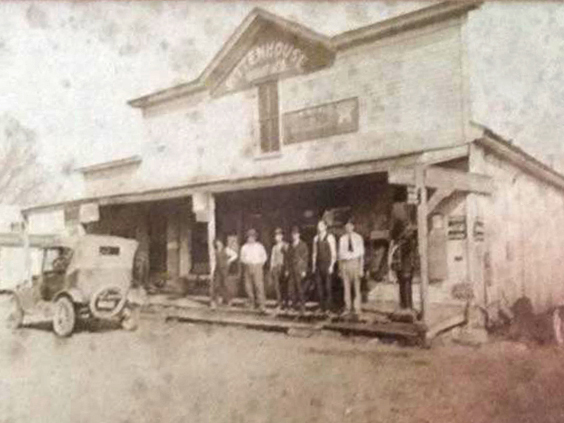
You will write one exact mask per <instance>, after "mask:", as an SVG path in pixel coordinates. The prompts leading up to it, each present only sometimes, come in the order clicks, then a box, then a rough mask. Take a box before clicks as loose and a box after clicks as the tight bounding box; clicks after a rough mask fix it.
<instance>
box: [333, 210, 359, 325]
mask: <svg viewBox="0 0 564 423" xmlns="http://www.w3.org/2000/svg"><path fill="white" fill-rule="evenodd" d="M345 231H346V232H345V234H344V235H343V236H341V238H340V239H339V272H340V274H341V278H342V279H343V285H344V288H345V314H346V315H349V314H351V312H352V306H353V302H352V298H351V285H352V286H354V312H355V313H356V314H360V312H361V309H360V305H361V293H360V278H361V277H363V276H364V240H363V239H362V236H360V235H359V234H357V233H356V232H355V231H354V222H353V221H352V220H351V219H349V221H348V222H347V223H346V225H345Z"/></svg>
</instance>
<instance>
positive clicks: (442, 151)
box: [22, 144, 469, 215]
mask: <svg viewBox="0 0 564 423" xmlns="http://www.w3.org/2000/svg"><path fill="white" fill-rule="evenodd" d="M468 154H469V145H468V144H456V145H452V146H449V147H441V148H437V149H427V150H421V151H417V152H412V153H408V154H403V155H395V156H390V157H383V158H379V159H370V160H364V161H358V162H352V163H342V164H338V165H331V166H325V167H320V168H317V169H305V170H297V171H292V172H285V173H278V174H272V175H268V176H256V177H245V178H240V179H222V180H215V181H209V182H199V183H192V184H184V185H178V186H168V187H166V186H165V187H161V188H156V189H149V190H140V191H133V192H124V193H119V194H112V195H107V196H96V197H83V198H78V199H75V200H71V201H66V202H58V203H51V204H40V205H36V206H31V207H27V208H24V209H23V210H22V213H23V214H24V215H29V214H33V213H36V212H42V211H44V212H46V211H50V210H60V209H61V208H63V207H65V206H75V205H80V204H85V203H97V204H99V205H101V206H105V205H111V204H131V203H141V202H150V201H162V200H169V199H175V198H182V197H187V196H191V195H193V194H194V193H197V192H202V191H205V192H211V193H221V192H229V191H241V190H251V189H259V188H268V187H275V186H279V185H292V184H298V183H304V182H315V181H323V180H328V179H338V178H344V177H351V176H359V175H366V174H370V173H379V172H389V171H390V170H392V169H398V168H410V167H414V166H416V165H433V164H437V163H442V162H446V161H449V160H455V159H460V158H464V157H467V156H468Z"/></svg>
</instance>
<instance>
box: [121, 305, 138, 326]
mask: <svg viewBox="0 0 564 423" xmlns="http://www.w3.org/2000/svg"><path fill="white" fill-rule="evenodd" d="M139 317H140V309H139V307H131V306H126V307H125V308H124V309H123V317H122V320H121V327H122V328H124V329H125V330H135V329H137V327H138V326H139Z"/></svg>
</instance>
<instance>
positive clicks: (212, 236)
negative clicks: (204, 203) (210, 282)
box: [207, 193, 216, 276]
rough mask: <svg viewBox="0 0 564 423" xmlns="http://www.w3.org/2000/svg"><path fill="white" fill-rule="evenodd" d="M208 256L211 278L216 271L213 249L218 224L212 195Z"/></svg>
mask: <svg viewBox="0 0 564 423" xmlns="http://www.w3.org/2000/svg"><path fill="white" fill-rule="evenodd" d="M207 212H208V255H209V263H210V276H212V274H213V271H214V269H215V252H214V248H213V241H214V240H215V237H216V222H215V220H216V219H215V197H214V195H213V194H212V193H209V194H208V210H207Z"/></svg>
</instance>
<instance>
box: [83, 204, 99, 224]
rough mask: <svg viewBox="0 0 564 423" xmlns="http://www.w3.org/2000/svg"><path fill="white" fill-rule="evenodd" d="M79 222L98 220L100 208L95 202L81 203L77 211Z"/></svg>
mask: <svg viewBox="0 0 564 423" xmlns="http://www.w3.org/2000/svg"><path fill="white" fill-rule="evenodd" d="M78 215H79V221H80V223H90V222H97V221H98V220H100V209H99V208H98V204H97V203H86V204H81V205H80V209H79V211H78Z"/></svg>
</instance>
